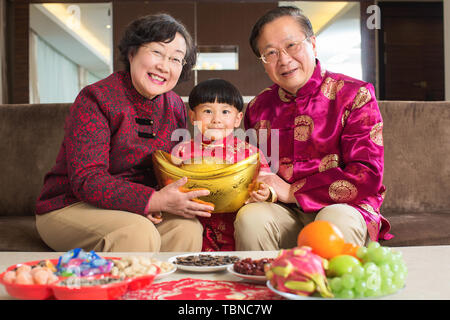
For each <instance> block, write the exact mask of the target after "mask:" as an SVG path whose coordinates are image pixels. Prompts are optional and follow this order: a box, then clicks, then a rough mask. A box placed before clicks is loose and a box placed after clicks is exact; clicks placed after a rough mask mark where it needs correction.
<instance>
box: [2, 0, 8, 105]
mask: <svg viewBox="0 0 450 320" xmlns="http://www.w3.org/2000/svg"><path fill="white" fill-rule="evenodd" d="M7 92H8V90H7V78H6V0H0V104H3V103H7V102H8V97H7Z"/></svg>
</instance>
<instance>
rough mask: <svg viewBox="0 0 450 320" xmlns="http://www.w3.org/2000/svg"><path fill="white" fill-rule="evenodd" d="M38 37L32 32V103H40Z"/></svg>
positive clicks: (30, 77)
mask: <svg viewBox="0 0 450 320" xmlns="http://www.w3.org/2000/svg"><path fill="white" fill-rule="evenodd" d="M36 41H37V35H36V33H34V32H33V31H32V30H30V41H29V47H28V50H29V62H30V64H29V70H30V71H29V73H28V79H29V86H30V89H29V90H30V103H40V99H39V89H38V74H37V50H36Z"/></svg>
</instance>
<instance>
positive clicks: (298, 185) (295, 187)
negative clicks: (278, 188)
mask: <svg viewBox="0 0 450 320" xmlns="http://www.w3.org/2000/svg"><path fill="white" fill-rule="evenodd" d="M305 183H306V178H303V179H302V180H299V181H297V182H294V184H293V185H292V190H293V191H294V193H296V192H297V191H298V190H300V189H301V188H303V186H304V185H305Z"/></svg>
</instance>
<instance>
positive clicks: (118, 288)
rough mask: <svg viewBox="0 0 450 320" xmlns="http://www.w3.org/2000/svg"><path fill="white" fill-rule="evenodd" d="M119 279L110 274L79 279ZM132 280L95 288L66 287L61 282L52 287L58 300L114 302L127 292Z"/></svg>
mask: <svg viewBox="0 0 450 320" xmlns="http://www.w3.org/2000/svg"><path fill="white" fill-rule="evenodd" d="M106 277H108V278H116V279H117V278H119V277H115V276H111V275H108V274H97V275H94V276H87V277H80V278H79V279H84V280H94V279H101V278H106ZM131 280H132V279H131V278H129V279H125V280H123V281H119V282H113V283H108V284H103V285H95V286H64V285H60V283H61V281H63V280H60V281H58V282H56V283H53V284H51V285H50V287H51V289H52V290H53V294H54V295H55V297H56V299H58V300H113V299H117V298H119V297H120V296H122V295H123V294H124V293H125V292H127V289H128V284H129V282H130V281H131Z"/></svg>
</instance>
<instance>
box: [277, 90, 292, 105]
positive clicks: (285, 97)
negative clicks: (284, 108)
mask: <svg viewBox="0 0 450 320" xmlns="http://www.w3.org/2000/svg"><path fill="white" fill-rule="evenodd" d="M278 96H279V97H280V100H281V101H283V102H291V99H290V98H291V95H289V94H287V93H286V92H285V91H284V90H283V89H281V87H279V88H278Z"/></svg>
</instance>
